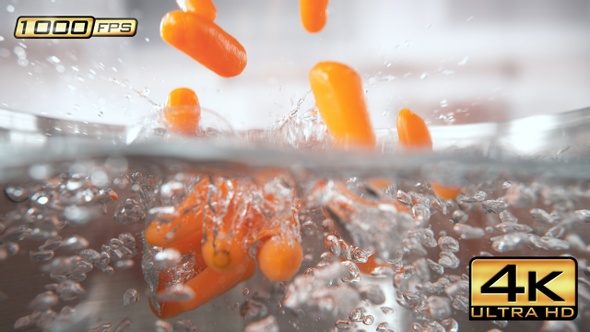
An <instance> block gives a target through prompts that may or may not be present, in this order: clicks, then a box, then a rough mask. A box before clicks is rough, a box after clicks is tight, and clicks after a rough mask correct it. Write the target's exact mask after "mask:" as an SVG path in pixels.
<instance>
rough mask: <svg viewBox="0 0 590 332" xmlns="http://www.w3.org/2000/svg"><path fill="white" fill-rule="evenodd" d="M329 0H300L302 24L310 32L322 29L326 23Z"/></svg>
mask: <svg viewBox="0 0 590 332" xmlns="http://www.w3.org/2000/svg"><path fill="white" fill-rule="evenodd" d="M327 8H328V0H299V14H300V17H301V24H302V25H303V27H304V28H305V30H307V31H308V32H311V33H315V32H319V31H321V30H322V29H323V28H324V26H325V25H326V9H327Z"/></svg>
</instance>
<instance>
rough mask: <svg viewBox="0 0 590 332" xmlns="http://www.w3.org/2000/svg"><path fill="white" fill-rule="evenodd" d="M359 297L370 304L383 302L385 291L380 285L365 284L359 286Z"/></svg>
mask: <svg viewBox="0 0 590 332" xmlns="http://www.w3.org/2000/svg"><path fill="white" fill-rule="evenodd" d="M359 291H360V295H361V299H363V300H367V301H369V302H371V303H372V304H383V303H385V293H383V290H382V289H381V287H379V286H378V285H375V284H367V285H362V286H360V287H359Z"/></svg>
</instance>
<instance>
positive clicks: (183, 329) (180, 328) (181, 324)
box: [174, 319, 197, 332]
mask: <svg viewBox="0 0 590 332" xmlns="http://www.w3.org/2000/svg"><path fill="white" fill-rule="evenodd" d="M174 332H197V324H195V322H193V321H191V320H190V319H179V320H177V321H176V322H174Z"/></svg>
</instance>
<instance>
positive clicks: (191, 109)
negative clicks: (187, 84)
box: [164, 88, 201, 135]
mask: <svg viewBox="0 0 590 332" xmlns="http://www.w3.org/2000/svg"><path fill="white" fill-rule="evenodd" d="M164 117H165V118H166V123H167V124H168V126H169V127H170V128H171V129H172V130H173V131H174V132H177V133H180V134H185V135H191V134H194V133H196V132H197V129H198V127H199V120H200V118H201V105H200V104H199V99H198V98H197V94H196V93H195V92H194V91H193V90H191V89H188V88H178V89H174V90H172V92H170V94H169V95H168V99H167V100H166V105H165V106H164Z"/></svg>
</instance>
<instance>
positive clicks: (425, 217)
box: [412, 204, 430, 226]
mask: <svg viewBox="0 0 590 332" xmlns="http://www.w3.org/2000/svg"><path fill="white" fill-rule="evenodd" d="M412 214H413V215H414V218H415V220H416V224H418V225H419V226H424V225H425V224H427V223H428V221H430V209H429V208H428V207H427V206H424V205H422V204H416V205H414V206H413V207H412Z"/></svg>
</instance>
